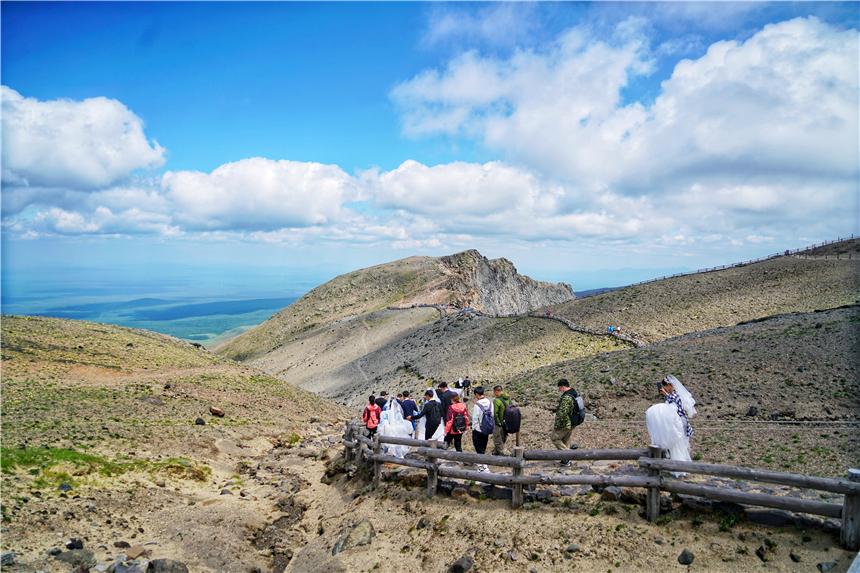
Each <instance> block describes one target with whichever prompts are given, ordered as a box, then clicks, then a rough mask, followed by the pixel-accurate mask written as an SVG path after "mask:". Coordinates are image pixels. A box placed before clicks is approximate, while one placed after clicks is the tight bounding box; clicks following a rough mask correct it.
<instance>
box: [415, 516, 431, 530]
mask: <svg viewBox="0 0 860 573" xmlns="http://www.w3.org/2000/svg"><path fill="white" fill-rule="evenodd" d="M430 525H431V523H430V520H429V519H427V516H426V515H425V516H422V517H421V519H419V520H418V523H416V524H415V529H425V528H427V527H430Z"/></svg>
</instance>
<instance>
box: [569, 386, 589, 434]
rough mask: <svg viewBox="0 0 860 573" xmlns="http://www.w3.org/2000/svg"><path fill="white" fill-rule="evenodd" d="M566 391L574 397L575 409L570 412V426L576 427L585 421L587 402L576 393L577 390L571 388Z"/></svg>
mask: <svg viewBox="0 0 860 573" xmlns="http://www.w3.org/2000/svg"><path fill="white" fill-rule="evenodd" d="M566 393H569V394H570V397H571V398H573V410H571V412H570V426H571V427H572V428H575V427H577V426H578V425H580V424H581V423H583V422H584V421H585V402H584V401H583V400H582V398H581V397H580V396H579V394H577V393H576V390H573V389H570V390H568V391H567V392H566Z"/></svg>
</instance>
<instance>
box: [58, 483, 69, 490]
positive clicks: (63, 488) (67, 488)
mask: <svg viewBox="0 0 860 573" xmlns="http://www.w3.org/2000/svg"><path fill="white" fill-rule="evenodd" d="M57 489H58V490H60V491H72V486H71V485H69V484H67V483H61V484H60V485H59V486H57Z"/></svg>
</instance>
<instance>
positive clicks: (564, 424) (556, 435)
mask: <svg viewBox="0 0 860 573" xmlns="http://www.w3.org/2000/svg"><path fill="white" fill-rule="evenodd" d="M558 391H559V392H561V398H559V400H558V408H557V409H556V411H555V423H554V424H553V426H552V444H553V445H554V446H555V447H556V448H557V449H559V450H566V449H568V448H571V449H576V448H577V446H576V445H571V443H570V438H571V436H572V435H573V429H574V428H575V427H576V426H578V425H579V424H581V423H582V422H583V420H584V419H585V408H584V404H583V402H582V398H580V397H579V395H578V394H577V393H576V390H574V389H573V388H571V387H570V382H568V381H567V380H566V379H565V378H562V379H561V380H559V381H558ZM560 465H561V466H562V467H567V466H569V465H570V461H569V460H564V461H562V462H561V463H560Z"/></svg>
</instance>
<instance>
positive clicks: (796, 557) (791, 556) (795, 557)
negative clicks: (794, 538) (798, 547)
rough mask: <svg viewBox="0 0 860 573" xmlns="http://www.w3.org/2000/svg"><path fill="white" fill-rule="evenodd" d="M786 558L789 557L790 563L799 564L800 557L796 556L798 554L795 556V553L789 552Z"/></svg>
mask: <svg viewBox="0 0 860 573" xmlns="http://www.w3.org/2000/svg"><path fill="white" fill-rule="evenodd" d="M788 557H789V558H790V559H791V560H792V561H794V562H795V563H800V555H798V554H797V553H795V552H794V551H792V552H790V553H789V554H788Z"/></svg>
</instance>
